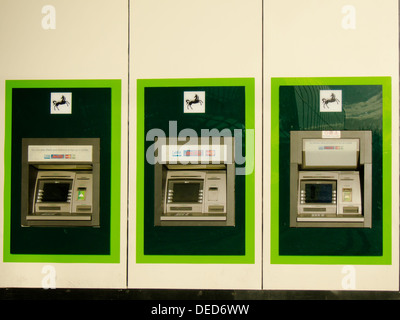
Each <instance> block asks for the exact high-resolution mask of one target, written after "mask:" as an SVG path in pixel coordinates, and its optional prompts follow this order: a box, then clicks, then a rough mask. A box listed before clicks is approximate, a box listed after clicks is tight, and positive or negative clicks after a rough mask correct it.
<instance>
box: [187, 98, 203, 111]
mask: <svg viewBox="0 0 400 320" xmlns="http://www.w3.org/2000/svg"><path fill="white" fill-rule="evenodd" d="M195 103H200V105H203V101H202V100H200V98H199V96H198V95H197V94H195V95H194V99H193V100H189V99H186V108H187V109H188V110H189V108H190V109H192V110H193V108H192V104H195Z"/></svg>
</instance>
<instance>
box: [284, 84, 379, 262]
mask: <svg viewBox="0 0 400 320" xmlns="http://www.w3.org/2000/svg"><path fill="white" fill-rule="evenodd" d="M321 89H332V90H342V102H343V104H342V108H343V111H342V112H334V113H320V112H319V90H321ZM292 130H370V131H372V144H373V146H372V159H373V162H372V184H373V189H372V228H371V229H369V228H368V229H367V228H290V227H289V208H290V207H289V206H290V192H289V178H290V177H289V175H290V170H289V168H290V131H292ZM279 135H280V136H279V168H280V169H279V181H280V184H279V188H280V189H279V194H280V198H279V254H280V255H299V256H307V255H310V256H314V255H315V256H324V255H326V256H381V255H382V86H380V85H344V86H281V87H280V89H279Z"/></svg>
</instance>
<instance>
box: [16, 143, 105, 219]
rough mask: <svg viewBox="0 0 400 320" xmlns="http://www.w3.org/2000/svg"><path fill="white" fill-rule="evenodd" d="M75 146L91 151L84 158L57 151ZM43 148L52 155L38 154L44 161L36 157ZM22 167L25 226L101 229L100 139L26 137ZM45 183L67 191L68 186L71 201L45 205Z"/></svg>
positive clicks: (23, 144) (54, 201)
mask: <svg viewBox="0 0 400 320" xmlns="http://www.w3.org/2000/svg"><path fill="white" fill-rule="evenodd" d="M75 147H77V148H78V149H79V150H85V149H87V150H89V151H84V153H85V155H84V156H82V158H81V157H80V156H79V154H78V155H77V156H76V157H75V156H74V153H73V152H72V153H69V154H64V153H58V152H56V151H57V149H60V150H62V149H67V148H75ZM40 148H43V149H47V150H48V151H49V152H47V153H46V152H42V153H40V151H39V154H41V158H39V157H35V156H33V155H32V154H33V153H34V152H36V150H40ZM52 151H53V153H52ZM78 152H79V151H78ZM21 164H22V168H21V225H22V226H25V227H33V226H38V227H99V226H100V205H99V199H100V139H99V138H24V139H22V161H21ZM46 183H47V184H49V185H51V184H53V185H54V186H55V185H56V184H58V185H64V189H65V188H67V185H68V188H69V190H68V199H67V200H66V201H58V200H55V199H54V198H53V199H52V200H51V201H49V202H47V203H45V204H43V202H42V201H41V200H40V198H41V197H42V195H41V193H43V192H44V191H43V186H44V185H45V184H46ZM58 188H60V187H58ZM41 189H42V190H41ZM49 192H52V191H49ZM53 192H54V191H53ZM62 192H63V193H65V192H66V191H65V190H62ZM78 196H79V197H80V198H79V199H78ZM53 197H54V195H53Z"/></svg>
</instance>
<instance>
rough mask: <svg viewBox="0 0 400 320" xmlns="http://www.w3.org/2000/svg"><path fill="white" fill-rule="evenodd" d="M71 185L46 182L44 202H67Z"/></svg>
mask: <svg viewBox="0 0 400 320" xmlns="http://www.w3.org/2000/svg"><path fill="white" fill-rule="evenodd" d="M69 190H70V183H68V182H58V183H57V182H45V183H43V195H42V202H67V200H68V192H69Z"/></svg>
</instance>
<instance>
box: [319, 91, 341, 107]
mask: <svg viewBox="0 0 400 320" xmlns="http://www.w3.org/2000/svg"><path fill="white" fill-rule="evenodd" d="M331 102H336V103H339V102H340V101H339V99H337V98H336V96H335V94H334V93H331V97H330V98H329V99H325V98H322V105H323V107H324V108H328V109H329V106H328V103H331Z"/></svg>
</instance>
